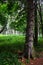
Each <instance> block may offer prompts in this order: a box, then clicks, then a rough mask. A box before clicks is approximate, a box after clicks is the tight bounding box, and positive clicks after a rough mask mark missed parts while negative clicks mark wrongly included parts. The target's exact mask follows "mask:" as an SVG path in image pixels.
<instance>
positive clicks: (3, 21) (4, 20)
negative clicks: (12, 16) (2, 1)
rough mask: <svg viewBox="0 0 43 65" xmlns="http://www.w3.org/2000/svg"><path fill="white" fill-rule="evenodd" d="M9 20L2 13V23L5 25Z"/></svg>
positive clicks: (0, 20)
mask: <svg viewBox="0 0 43 65" xmlns="http://www.w3.org/2000/svg"><path fill="white" fill-rule="evenodd" d="M6 22H7V18H6V17H5V16H4V15H3V14H1V13H0V24H1V25H2V26H3V25H4V24H5V23H6Z"/></svg>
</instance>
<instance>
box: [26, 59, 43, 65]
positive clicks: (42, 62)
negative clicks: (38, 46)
mask: <svg viewBox="0 0 43 65" xmlns="http://www.w3.org/2000/svg"><path fill="white" fill-rule="evenodd" d="M27 65H43V58H37V59H35V60H30V64H27Z"/></svg>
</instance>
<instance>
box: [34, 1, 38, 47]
mask: <svg viewBox="0 0 43 65" xmlns="http://www.w3.org/2000/svg"><path fill="white" fill-rule="evenodd" d="M34 30H35V37H34V45H36V46H37V43H38V20H37V0H35V29H34Z"/></svg>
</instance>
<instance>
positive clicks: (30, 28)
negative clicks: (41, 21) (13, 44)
mask: <svg viewBox="0 0 43 65" xmlns="http://www.w3.org/2000/svg"><path fill="white" fill-rule="evenodd" d="M26 13H27V27H26V42H25V43H26V44H25V49H24V50H25V51H24V53H25V54H24V56H25V57H26V58H28V59H30V57H32V58H34V47H33V35H34V4H33V0H27V4H26Z"/></svg>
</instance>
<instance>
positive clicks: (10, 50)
mask: <svg viewBox="0 0 43 65" xmlns="http://www.w3.org/2000/svg"><path fill="white" fill-rule="evenodd" d="M24 44H25V36H22V35H20V36H18V35H14V36H13V35H8V36H5V35H1V36H0V65H15V64H16V65H21V63H19V61H18V54H17V51H18V50H21V51H23V49H24ZM35 49H36V51H37V52H41V51H43V38H41V37H40V38H39V39H38V45H37V46H35Z"/></svg>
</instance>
